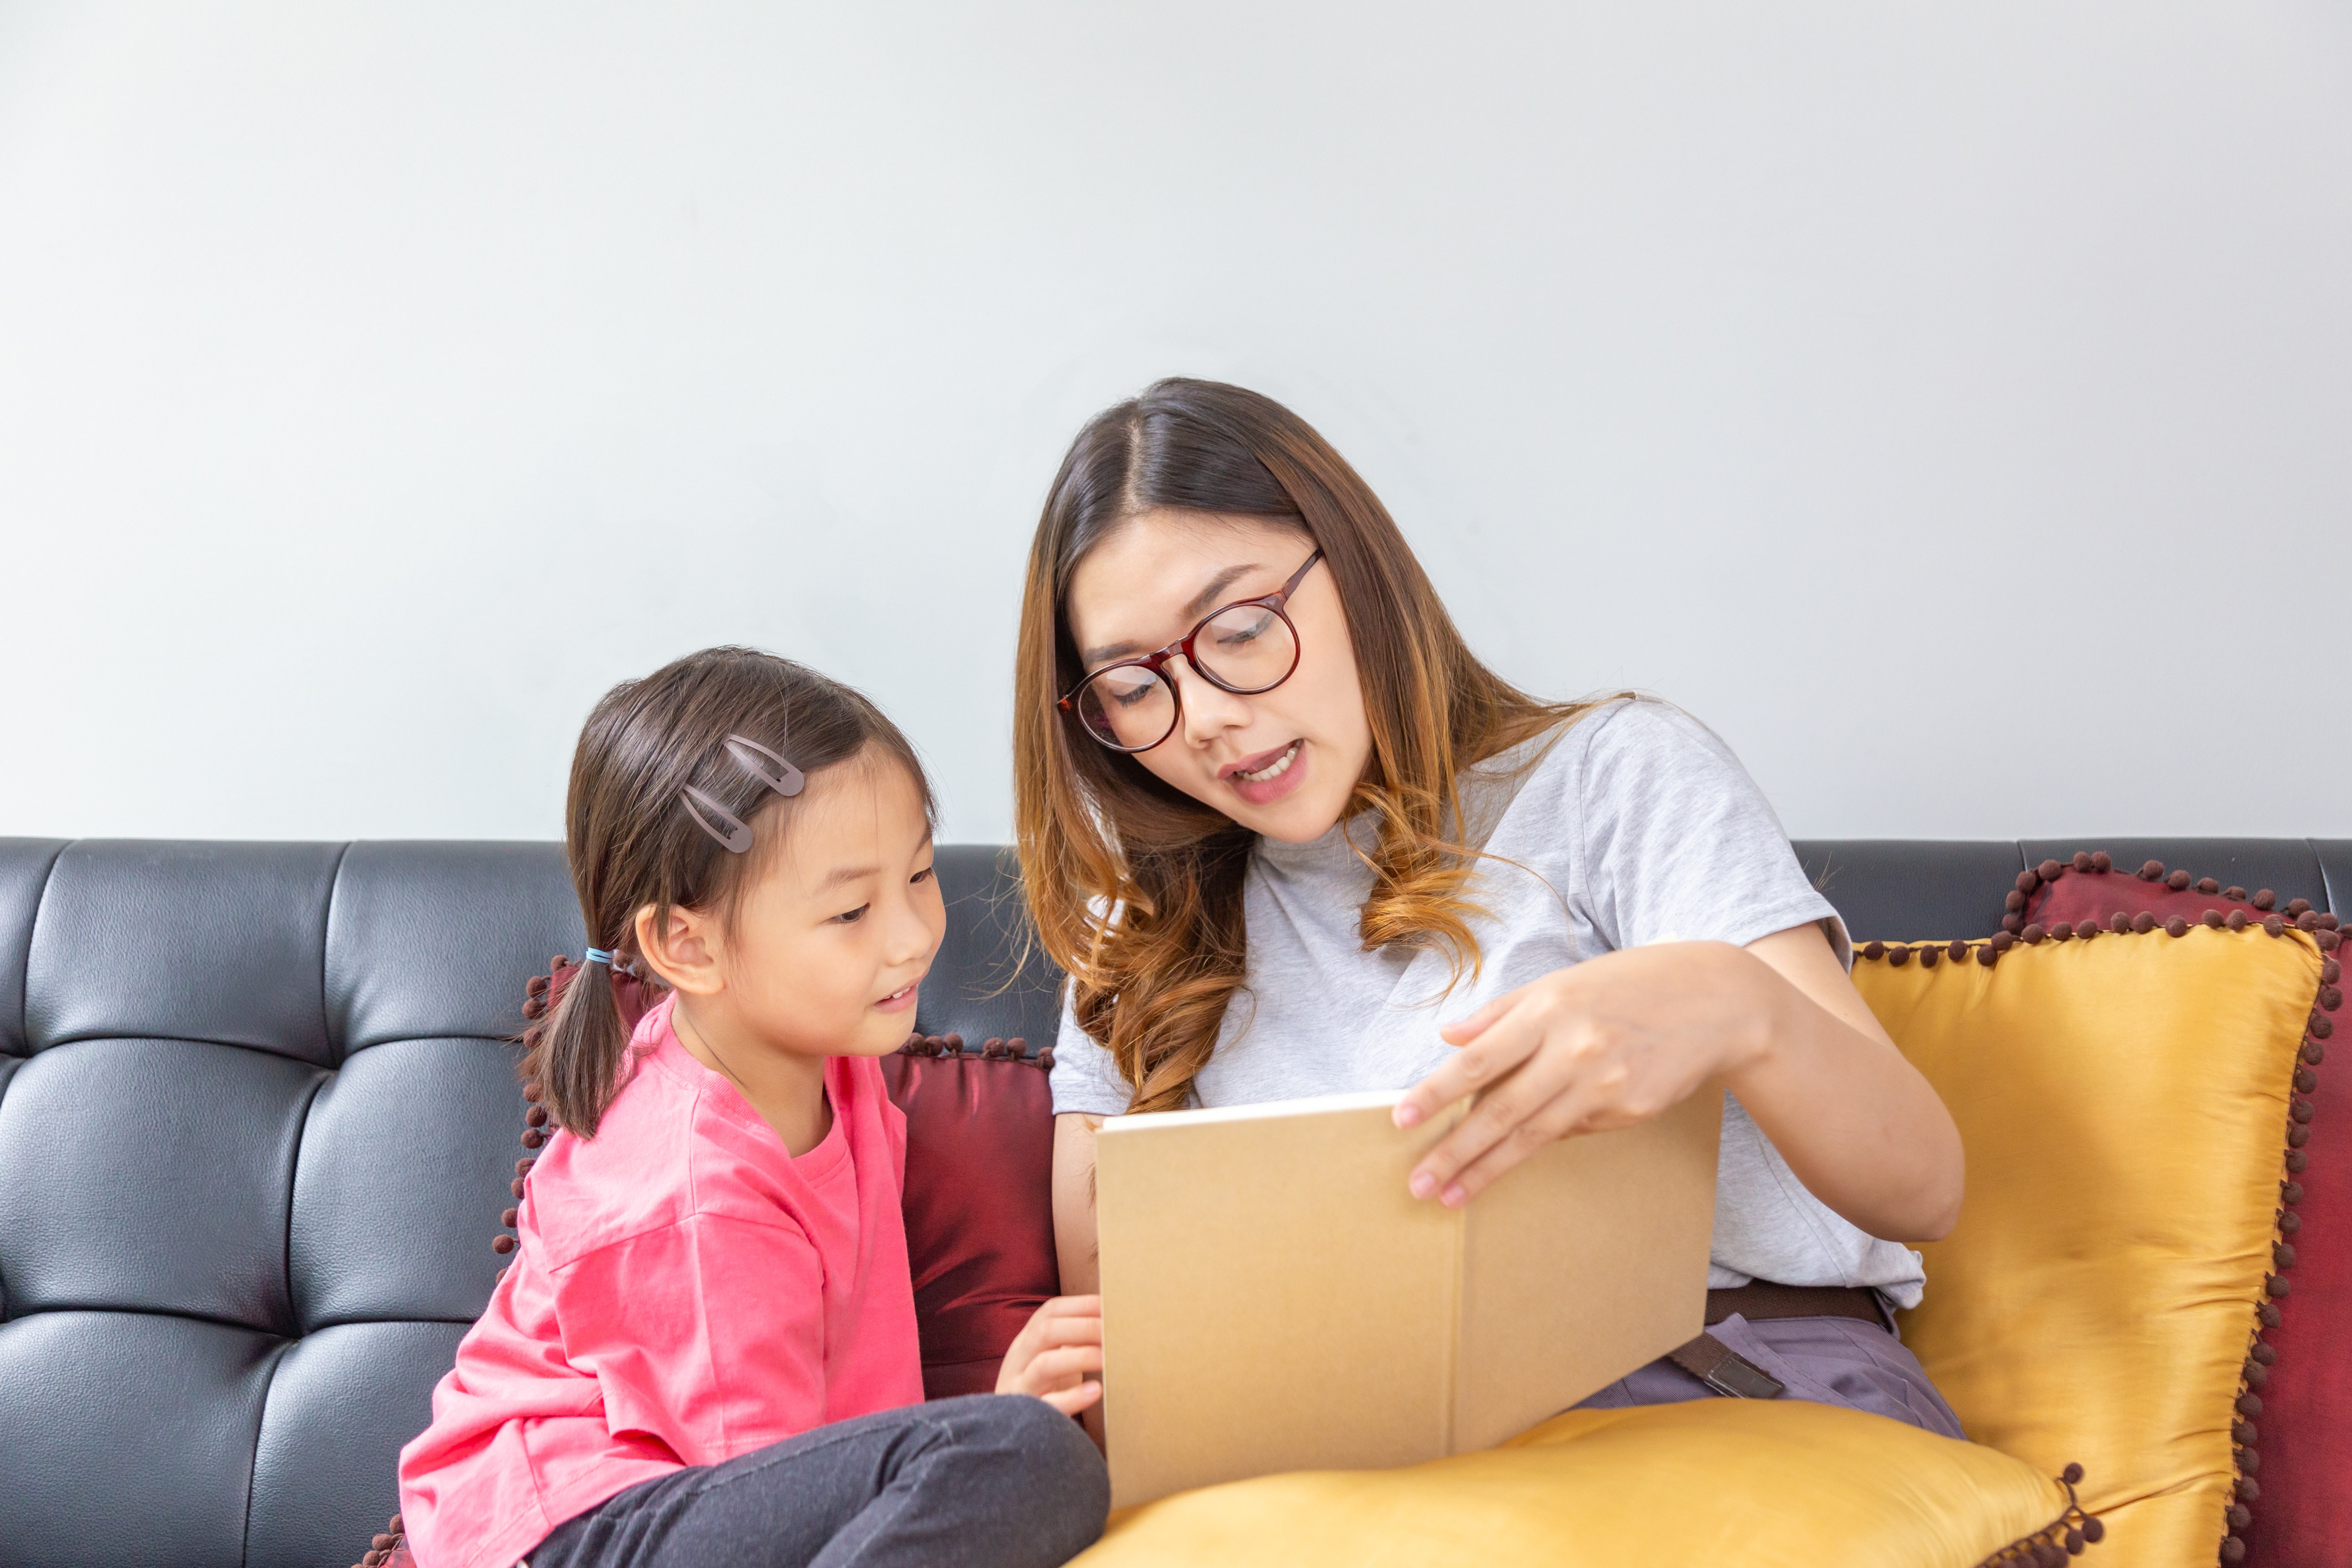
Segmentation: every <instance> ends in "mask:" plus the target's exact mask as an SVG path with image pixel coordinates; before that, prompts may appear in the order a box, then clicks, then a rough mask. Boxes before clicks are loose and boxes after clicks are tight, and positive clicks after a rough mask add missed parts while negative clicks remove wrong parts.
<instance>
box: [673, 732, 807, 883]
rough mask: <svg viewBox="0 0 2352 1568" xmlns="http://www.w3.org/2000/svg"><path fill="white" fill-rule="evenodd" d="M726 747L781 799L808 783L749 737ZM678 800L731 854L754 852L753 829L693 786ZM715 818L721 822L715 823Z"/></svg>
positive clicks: (732, 737) (740, 737) (735, 737)
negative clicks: (752, 846)
mask: <svg viewBox="0 0 2352 1568" xmlns="http://www.w3.org/2000/svg"><path fill="white" fill-rule="evenodd" d="M725 745H726V747H727V754H728V755H729V756H730V757H732V758H733V759H734V760H735V765H736V766H737V767H739V768H741V769H742V770H743V771H744V772H745V773H750V774H751V776H752V777H753V778H755V779H758V780H759V781H760V782H761V784H766V785H767V786H768V787H769V788H770V789H772V790H774V791H775V792H776V793H777V794H778V795H784V796H787V797H789V796H792V795H798V794H800V793H801V790H802V789H803V787H804V786H805V785H806V784H807V783H808V781H807V780H806V779H804V778H803V777H802V776H801V771H800V769H798V768H796V767H794V766H793V764H792V763H788V762H786V761H785V760H784V759H783V758H782V756H779V755H778V754H777V753H776V752H772V751H770V750H769V749H768V748H767V747H765V746H763V745H761V744H760V742H757V741H755V740H753V739H751V736H749V735H730V736H728V737H727V740H726V742H725ZM677 798H678V804H679V805H683V806H685V807H686V814H687V815H688V816H691V817H693V818H694V820H695V822H696V824H697V825H698V826H700V827H701V829H702V831H704V832H705V833H708V834H709V835H710V837H713V838H716V839H717V840H719V843H720V844H721V845H723V846H725V847H726V848H727V851H728V852H729V853H730V854H733V855H748V854H750V853H751V828H750V827H749V826H746V825H745V824H744V822H743V819H742V818H741V817H739V816H736V815H735V814H734V813H733V812H731V811H730V810H728V809H727V808H726V807H725V806H723V805H719V803H718V802H717V801H716V800H713V799H712V798H711V797H710V796H709V795H707V794H705V793H704V792H703V791H701V790H698V789H697V788H695V787H694V786H693V785H692V784H688V785H687V786H686V788H685V789H684V790H682V791H681V792H679V795H678V797H677ZM705 812H708V813H709V814H710V815H709V816H704V815H703V814H704V813H705ZM713 817H715V818H717V819H718V820H717V821H713V820H712V818H713ZM722 825H723V826H722Z"/></svg>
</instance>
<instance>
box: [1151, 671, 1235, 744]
mask: <svg viewBox="0 0 2352 1568" xmlns="http://www.w3.org/2000/svg"><path fill="white" fill-rule="evenodd" d="M1167 669H1168V674H1169V678H1170V679H1172V680H1173V681H1175V683H1176V691H1177V695H1178V697H1179V698H1180V699H1181V701H1180V702H1179V704H1178V706H1179V707H1180V708H1181V710H1182V717H1181V720H1180V721H1179V723H1180V726H1181V729H1182V730H1183V731H1184V741H1185V743H1186V744H1187V745H1192V746H1205V745H1207V744H1209V743H1210V742H1213V741H1214V740H1215V739H1216V738H1217V737H1218V736H1220V735H1222V734H1223V733H1224V732H1225V731H1228V730H1238V729H1240V728H1241V727H1242V726H1244V725H1245V724H1247V723H1248V722H1249V721H1250V718H1251V714H1250V705H1249V703H1248V701H1247V700H1245V699H1243V698H1239V697H1236V696H1234V694H1233V693H1232V692H1230V691H1227V690H1226V689H1224V688H1223V687H1221V686H1218V685H1215V684H1213V682H1210V681H1207V680H1204V679H1202V678H1201V674H1200V672H1199V671H1198V670H1195V669H1194V668H1192V660H1191V659H1188V658H1173V659H1171V660H1169V661H1168V666H1167Z"/></svg>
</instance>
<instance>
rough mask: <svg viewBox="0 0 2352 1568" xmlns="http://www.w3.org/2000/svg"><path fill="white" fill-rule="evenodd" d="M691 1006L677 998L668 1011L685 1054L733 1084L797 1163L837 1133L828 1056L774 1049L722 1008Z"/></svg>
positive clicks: (681, 995) (683, 998)
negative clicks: (828, 1091) (827, 1088)
mask: <svg viewBox="0 0 2352 1568" xmlns="http://www.w3.org/2000/svg"><path fill="white" fill-rule="evenodd" d="M714 1014H718V1015H719V1016H713V1015H714ZM670 1023H671V1026H672V1027H673V1029H674V1030H675V1031H676V1033H677V1043H678V1044H679V1045H680V1046H682V1047H685V1048H686V1054H687V1055H688V1056H690V1057H692V1058H694V1059H695V1060H696V1061H698V1062H700V1063H701V1064H702V1065H703V1066H704V1067H707V1068H709V1069H710V1070H711V1071H712V1072H715V1073H717V1074H718V1075H719V1077H721V1078H723V1079H727V1080H728V1081H729V1082H730V1083H731V1084H733V1085H734V1086H735V1088H736V1089H737V1090H738V1091H740V1093H741V1094H742V1096H743V1098H744V1100H746V1101H747V1102H749V1103H750V1105H751V1109H752V1110H756V1111H758V1112H759V1113H760V1119H761V1121H765V1122H766V1123H767V1124H768V1125H769V1126H770V1127H772V1128H773V1129H774V1130H775V1133H776V1136H777V1137H779V1138H781V1139H782V1140H783V1142H784V1152H786V1153H788V1154H790V1155H792V1156H793V1158H794V1159H798V1158H799V1157H800V1156H802V1155H803V1154H805V1153H807V1152H809V1151H810V1150H812V1149H814V1148H815V1147H816V1146H817V1145H818V1144H819V1143H822V1142H824V1137H825V1134H826V1133H828V1132H830V1131H833V1107H832V1106H831V1105H830V1104H829V1103H827V1102H826V1100H825V1097H824V1061H825V1058H823V1057H810V1056H803V1055H801V1054H800V1053H798V1052H796V1051H780V1050H776V1049H774V1048H773V1047H770V1046H767V1045H766V1044H764V1043H762V1042H761V1041H760V1040H758V1039H755V1038H752V1037H750V1036H749V1035H748V1034H747V1033H745V1032H744V1031H743V1030H741V1029H740V1028H736V1027H732V1026H730V1020H729V1019H728V1018H726V1017H725V1016H724V1015H723V1013H722V1012H721V1010H720V1009H718V1008H714V1007H711V1006H709V1005H708V1004H707V1003H706V1004H705V1005H703V1006H700V1007H689V1006H688V997H687V996H686V995H685V994H683V993H681V994H679V995H678V998H677V1003H676V1004H675V1005H674V1007H673V1009H672V1011H671V1013H670Z"/></svg>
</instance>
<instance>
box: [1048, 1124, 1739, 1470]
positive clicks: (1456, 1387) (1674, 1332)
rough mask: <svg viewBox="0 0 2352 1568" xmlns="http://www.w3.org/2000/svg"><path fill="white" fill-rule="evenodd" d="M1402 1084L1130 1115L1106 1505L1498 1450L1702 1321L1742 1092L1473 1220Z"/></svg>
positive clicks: (1107, 1387) (1561, 1155) (1112, 1219)
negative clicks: (1428, 1161)
mask: <svg viewBox="0 0 2352 1568" xmlns="http://www.w3.org/2000/svg"><path fill="white" fill-rule="evenodd" d="M1400 1099H1402V1091H1398V1092H1389V1093H1379V1094H1357V1095H1338V1096H1329V1097H1325V1098H1320V1099H1315V1100H1280V1101H1275V1102H1272V1103H1267V1104H1260V1105H1250V1106H1235V1107H1230V1108H1223V1109H1219V1110H1178V1111H1163V1112H1159V1113H1156V1114H1152V1115H1145V1116H1120V1117H1113V1118H1111V1119H1110V1120H1109V1121H1105V1122H1104V1123H1103V1125H1102V1128H1101V1130H1100V1132H1099V1133H1098V1134H1097V1139H1096V1143H1095V1176H1096V1219H1097V1227H1098V1230H1097V1233H1098V1236H1099V1237H1100V1246H1101V1265H1102V1298H1103V1423H1104V1436H1105V1443H1106V1447H1107V1448H1108V1457H1109V1460H1110V1476H1111V1501H1112V1504H1113V1506H1114V1507H1119V1508H1124V1507H1127V1506H1129V1504H1133V1503H1139V1502H1147V1501H1150V1500H1151V1499H1153V1498H1158V1497H1164V1496H1166V1495H1168V1494H1169V1493H1171V1492H1176V1491H1182V1490H1186V1489H1191V1488H1193V1487H1202V1486H1209V1485H1213V1484H1214V1483H1216V1482H1219V1481H1228V1480H1237V1479H1243V1478H1245V1477H1249V1476H1257V1475H1267V1474H1272V1473H1275V1472H1277V1471H1284V1470H1302V1469H1367V1468H1385V1467H1389V1466H1394V1465H1409V1464H1414V1463H1418V1462H1420V1461H1422V1460H1424V1459H1435V1458H1444V1457H1445V1456H1447V1455H1451V1454H1461V1453H1469V1452H1473V1451H1475V1450H1477V1449H1481V1448H1487V1447H1493V1446H1494V1445H1495V1444H1496V1443H1499V1442H1501V1441H1503V1440H1504V1439H1505V1438H1507V1437H1510V1436H1515V1435H1517V1433H1519V1432H1522V1431H1525V1430H1526V1429H1527V1428H1528V1427H1530V1426H1534V1425H1536V1424H1537V1423H1538V1422H1540V1421H1543V1420H1545V1419H1547V1418H1548V1417H1549V1416H1551V1415H1556V1414H1558V1413H1559V1411H1562V1410H1565V1409H1567V1408H1568V1407H1569V1406H1570V1405H1574V1404H1576V1403H1577V1402H1578V1401H1579V1400H1581V1399H1583V1398H1585V1397H1586V1396H1588V1395H1590V1394H1594V1393H1597V1392H1599V1391H1600V1390H1601V1389H1602V1388H1605V1387H1607V1386H1608V1385H1609V1384H1612V1383H1613V1382H1615V1381H1616V1380H1617V1379H1618V1378H1621V1377H1622V1376H1624V1375H1625V1374H1626V1373H1630V1372H1632V1371H1633V1369H1634V1368H1636V1367H1639V1366H1642V1365H1643V1364H1645V1363H1648V1362H1651V1361H1653V1360H1655V1359H1656V1358H1657V1357H1659V1356H1661V1355H1663V1354H1664V1353H1665V1352H1668V1351H1670V1350H1673V1349H1675V1347H1676V1346H1678V1345H1681V1344H1683V1343H1685V1342H1687V1341H1689V1340H1691V1339H1693V1338H1695V1337H1696V1335H1697V1334H1698V1333H1699V1332H1700V1331H1701V1330H1702V1329H1703V1328H1704V1327H1705V1323H1706V1271H1707V1254H1708V1244H1709V1242H1710V1240H1711V1238H1712V1236H1713V1232H1714V1225H1715V1166H1716V1143H1717V1137H1718V1134H1719V1132H1720V1130H1721V1124H1722V1116H1723V1096H1722V1093H1721V1091H1720V1090H1719V1089H1715V1088H1712V1087H1709V1088H1707V1089H1703V1090H1702V1091H1701V1092H1699V1093H1697V1094H1694V1095H1692V1096H1691V1097H1690V1098H1689V1099H1688V1100H1685V1101H1684V1102H1683V1103H1682V1104H1680V1105H1678V1106H1675V1108H1673V1109H1672V1110H1668V1111H1666V1112H1665V1113H1664V1115H1661V1116H1658V1117H1655V1118H1654V1119H1652V1120H1651V1121H1645V1122H1643V1123H1641V1124H1640V1125H1638V1126H1634V1127H1628V1128H1623V1129H1621V1130H1619V1131H1610V1132H1596V1133H1588V1134H1584V1135H1582V1136H1579V1137H1574V1138H1568V1139H1562V1140H1560V1141H1559V1142H1553V1143H1550V1144H1547V1145H1546V1146H1545V1147H1544V1148H1542V1149H1541V1150H1538V1152H1536V1153H1535V1154H1534V1155H1532V1156H1530V1157H1529V1158H1528V1160H1526V1161H1524V1162H1523V1163H1520V1164H1519V1165H1517V1167H1515V1168H1514V1169H1512V1170H1511V1171H1509V1172H1507V1173H1505V1174H1504V1175H1503V1176H1502V1178H1501V1179H1500V1180H1498V1181H1496V1183H1495V1184H1493V1185H1492V1186H1490V1187H1488V1188H1487V1189H1486V1191H1485V1192H1483V1193H1481V1194H1478V1195H1477V1196H1476V1197H1475V1198H1473V1199H1471V1200H1470V1202H1469V1203H1468V1204H1466V1205H1464V1206H1463V1207H1461V1208H1446V1207H1444V1205H1440V1204H1438V1203H1436V1202H1434V1201H1433V1200H1425V1199H1416V1198H1414V1197H1412V1195H1411V1194H1409V1193H1408V1192H1407V1191H1406V1189H1405V1181H1406V1178H1407V1176H1408V1175H1409V1174H1410V1173H1411V1172H1412V1167H1413V1166H1414V1164H1415V1163H1418V1162H1419V1161H1420V1159H1421V1157H1422V1155H1423V1153H1425V1152H1427V1151H1428V1150H1429V1149H1430V1148H1431V1147H1432V1146H1433V1144H1434V1143H1436V1142H1437V1141H1438V1140H1439V1139H1441V1138H1443V1137H1444V1136H1445V1134H1446V1133H1447V1132H1448V1131H1451V1130H1452V1129H1453V1128H1454V1126H1455V1125H1456V1124H1457V1123H1458V1122H1459V1121H1460V1120H1461V1118H1462V1116H1463V1115H1464V1114H1465V1106H1464V1105H1462V1104H1458V1103H1457V1104H1456V1105H1454V1106H1452V1107H1449V1108H1448V1109H1447V1110H1446V1111H1445V1112H1444V1113H1443V1114H1441V1115H1440V1116H1438V1117H1436V1118H1434V1119H1433V1121H1429V1122H1425V1123H1423V1125H1422V1126H1420V1127H1417V1128H1414V1129H1412V1131H1400V1130H1399V1129H1398V1128H1397V1127H1396V1126H1395V1125H1394V1124H1393V1122H1392V1121H1391V1117H1390V1113H1391V1110H1392V1109H1393V1107H1394V1106H1395V1104H1396V1102H1397V1101H1398V1100H1400Z"/></svg>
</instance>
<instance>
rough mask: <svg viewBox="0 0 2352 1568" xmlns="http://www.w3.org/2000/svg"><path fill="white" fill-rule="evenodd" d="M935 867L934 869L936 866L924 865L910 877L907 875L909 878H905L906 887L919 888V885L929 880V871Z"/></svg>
mask: <svg viewBox="0 0 2352 1568" xmlns="http://www.w3.org/2000/svg"><path fill="white" fill-rule="evenodd" d="M935 869H936V868H934V867H930V866H926V867H924V868H922V869H921V870H919V871H918V872H916V873H915V874H914V875H913V876H911V877H909V878H908V879H907V885H908V887H910V888H919V887H921V886H922V885H923V884H924V883H925V882H928V881H929V880H930V879H931V873H932V872H933V871H934V870H935Z"/></svg>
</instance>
